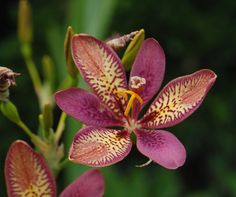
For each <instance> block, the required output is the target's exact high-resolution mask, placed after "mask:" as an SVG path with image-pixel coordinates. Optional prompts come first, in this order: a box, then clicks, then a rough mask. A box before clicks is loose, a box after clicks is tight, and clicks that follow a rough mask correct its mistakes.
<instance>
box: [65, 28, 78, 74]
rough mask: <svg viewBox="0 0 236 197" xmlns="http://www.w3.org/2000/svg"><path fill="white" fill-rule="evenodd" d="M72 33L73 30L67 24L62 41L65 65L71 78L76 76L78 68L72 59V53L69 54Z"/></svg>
mask: <svg viewBox="0 0 236 197" xmlns="http://www.w3.org/2000/svg"><path fill="white" fill-rule="evenodd" d="M73 35H74V31H73V29H72V27H71V26H69V27H68V28H67V31H66V37H65V41H64V54H65V58H66V66H67V70H68V73H69V75H70V76H71V77H72V78H76V76H77V74H78V69H77V68H76V66H75V63H74V61H73V59H72V55H71V39H72V36H73Z"/></svg>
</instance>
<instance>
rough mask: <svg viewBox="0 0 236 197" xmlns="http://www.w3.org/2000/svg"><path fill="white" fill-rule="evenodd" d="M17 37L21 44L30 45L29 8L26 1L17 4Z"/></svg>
mask: <svg viewBox="0 0 236 197" xmlns="http://www.w3.org/2000/svg"><path fill="white" fill-rule="evenodd" d="M18 36H19V39H20V41H21V42H22V43H30V42H31V40H32V23H31V7H30V4H29V2H28V0H20V2H19V10H18Z"/></svg>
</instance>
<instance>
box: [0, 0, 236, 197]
mask: <svg viewBox="0 0 236 197" xmlns="http://www.w3.org/2000/svg"><path fill="white" fill-rule="evenodd" d="M31 4H32V11H33V22H34V38H33V51H34V58H35V60H36V63H37V66H38V68H39V70H40V71H41V72H42V68H41V59H42V57H43V56H44V55H49V56H50V57H52V59H53V61H54V64H55V67H56V72H57V74H56V77H57V78H56V81H57V83H59V82H60V81H61V80H62V79H63V77H64V76H65V71H66V67H65V59H64V56H63V51H64V49H63V42H64V36H65V33H66V29H67V26H68V25H71V26H72V27H73V29H74V30H75V32H86V33H90V34H92V35H94V36H97V37H98V38H101V39H106V38H107V37H109V36H111V35H112V34H114V33H119V34H124V33H129V32H131V31H134V30H138V29H141V28H144V29H145V32H146V37H150V36H151V37H154V38H156V39H157V40H158V41H159V42H160V44H161V45H162V47H163V48H164V51H165V53H166V58H167V67H166V75H165V80H164V83H163V84H166V83H167V82H168V81H169V80H171V79H173V78H175V77H177V76H181V75H185V74H188V73H191V72H194V71H196V70H198V69H200V68H210V69H212V70H214V71H215V72H216V73H217V75H218V79H217V81H216V84H215V85H214V87H213V89H212V90H211V91H210V93H209V94H208V96H207V97H206V99H205V101H204V102H203V104H202V106H201V107H200V109H199V110H197V112H196V113H194V115H192V116H191V117H190V118H188V119H187V120H186V121H184V122H183V123H181V124H180V125H178V126H175V127H173V128H170V129H169V131H171V132H173V133H175V134H176V136H178V138H179V139H180V140H181V141H182V142H183V144H184V145H185V147H186V149H187V153H188V157H187V161H186V164H185V165H184V166H183V167H182V168H180V169H178V170H175V171H170V170H166V169H163V168H162V167H160V166H158V165H156V164H154V163H152V164H151V165H149V166H148V167H145V168H136V167H135V165H136V164H140V163H143V162H145V161H146V158H145V157H143V156H142V155H140V154H139V153H138V151H137V150H136V148H135V146H134V147H133V150H132V152H131V154H130V155H129V156H128V157H127V158H126V159H125V160H123V161H122V162H120V163H118V164H116V165H114V166H111V167H107V168H104V169H102V172H103V173H104V175H105V180H106V193H105V196H107V197H109V196H112V197H116V196H117V197H118V196H119V197H120V196H124V197H125V196H129V197H131V196H135V197H139V196H140V197H143V196H145V197H146V196H158V197H178V196H186V197H217V196H219V197H221V196H226V197H227V196H229V197H230V196H236V168H235V166H236V159H235V158H236V157H235V155H236V151H235V144H236V143H235V142H236V131H235V125H234V120H235V116H234V115H235V109H236V108H235V100H236V89H235V88H234V84H235V77H234V73H235V50H236V36H235V35H236V26H235V19H236V12H235V9H236V1H235V0H216V1H213V0H205V1H203V0H198V1H196V0H191V1H188V0H183V1H178V0H172V1H165V0H157V1H156V0H146V1H135V0H120V1H118V0H117V1H116V0H100V1H98V0H78V1H77V0H69V1H56V0H52V1H46V0H42V1H31ZM17 7H18V1H17V0H14V1H4V2H3V3H2V4H1V8H0V9H1V12H0V13H1V17H0V25H1V32H0V34H1V40H0V60H1V61H0V63H1V66H8V67H10V68H11V69H13V70H14V71H16V72H20V73H22V75H21V76H20V77H18V78H17V87H13V88H11V100H12V101H13V102H14V103H16V105H17V106H18V107H19V113H20V114H22V118H23V119H24V121H25V122H27V123H28V124H29V125H30V127H31V128H32V129H34V130H35V129H37V125H38V113H39V109H38V107H36V106H37V105H36V104H35V103H36V102H37V98H36V96H35V95H34V94H33V86H32V83H31V81H30V79H29V75H28V73H27V70H26V67H25V65H24V62H23V59H22V57H21V55H20V45H19V42H18V39H17V27H16V24H17ZM56 113H57V115H56V117H55V119H58V118H59V117H58V115H59V110H58V111H56ZM68 122H69V124H68V130H67V131H66V133H65V134H64V135H65V136H64V137H65V139H66V143H67V147H66V151H68V145H69V143H70V141H71V139H72V137H73V134H74V133H75V132H76V131H77V129H78V128H79V124H78V123H77V122H76V121H74V120H72V119H70V120H69V121H68ZM19 138H20V139H25V140H27V138H26V136H24V135H23V132H21V130H20V129H19V128H17V126H15V125H14V124H12V123H10V122H9V121H8V120H7V119H6V118H4V117H3V116H2V115H1V114H0V139H1V142H0V144H1V145H0V169H1V170H0V185H1V187H0V196H1V197H2V196H3V197H4V196H6V191H5V183H4V170H3V169H4V159H5V156H6V152H7V149H8V147H9V146H10V144H11V143H12V142H13V141H14V140H16V139H19ZM85 169H88V168H87V167H84V166H82V165H75V164H70V165H69V166H68V167H67V168H66V169H65V170H64V171H63V172H62V173H61V174H60V175H59V177H58V190H59V191H60V190H62V188H64V187H65V185H67V184H68V183H69V182H71V181H72V180H73V179H75V178H76V177H78V176H79V175H80V174H81V173H82V171H84V170H85Z"/></svg>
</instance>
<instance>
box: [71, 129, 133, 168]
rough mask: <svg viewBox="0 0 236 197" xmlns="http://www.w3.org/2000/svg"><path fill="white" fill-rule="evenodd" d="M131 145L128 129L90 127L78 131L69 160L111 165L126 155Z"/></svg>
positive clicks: (93, 164) (100, 165)
mask: <svg viewBox="0 0 236 197" xmlns="http://www.w3.org/2000/svg"><path fill="white" fill-rule="evenodd" d="M131 146H132V142H131V139H130V136H129V133H128V132H127V131H126V130H115V129H106V128H96V127H88V128H84V129H81V130H80V131H78V132H77V133H76V135H75V137H74V140H73V142H72V145H71V148H70V153H69V160H71V161H73V162H75V163H81V164H85V165H88V166H92V167H104V166H109V165H111V164H114V163H117V162H118V161H121V160H122V159H123V158H124V157H126V156H127V155H128V154H129V152H130V150H131Z"/></svg>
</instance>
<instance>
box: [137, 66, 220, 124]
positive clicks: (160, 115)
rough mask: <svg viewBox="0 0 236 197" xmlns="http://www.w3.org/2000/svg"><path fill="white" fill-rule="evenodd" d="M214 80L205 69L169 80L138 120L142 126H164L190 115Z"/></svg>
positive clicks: (211, 74) (212, 73) (176, 122)
mask: <svg viewBox="0 0 236 197" xmlns="http://www.w3.org/2000/svg"><path fill="white" fill-rule="evenodd" d="M215 80H216V74H215V73H214V72H213V71H211V70H207V69H203V70H200V71H197V72H195V73H193V74H191V75H186V76H183V77H179V78H176V79H174V80H172V81H171V82H169V83H168V84H167V85H166V86H165V87H164V89H163V90H162V91H161V92H160V94H159V96H158V97H157V98H156V99H155V100H154V101H153V103H152V104H151V106H150V107H149V109H148V111H147V113H146V114H145V115H144V117H143V118H142V119H141V120H140V121H139V122H140V123H141V125H142V127H144V128H165V127H170V126H173V125H176V124H178V123H179V122H181V121H183V120H184V119H186V118H187V117H188V116H190V115H191V114H192V113H193V112H194V111H195V110H196V109H197V108H198V107H199V106H200V104H201V103H202V101H203V99H204V98H205V96H206V94H207V92H208V91H209V90H210V88H211V87H212V85H213V84H214V82H215Z"/></svg>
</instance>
